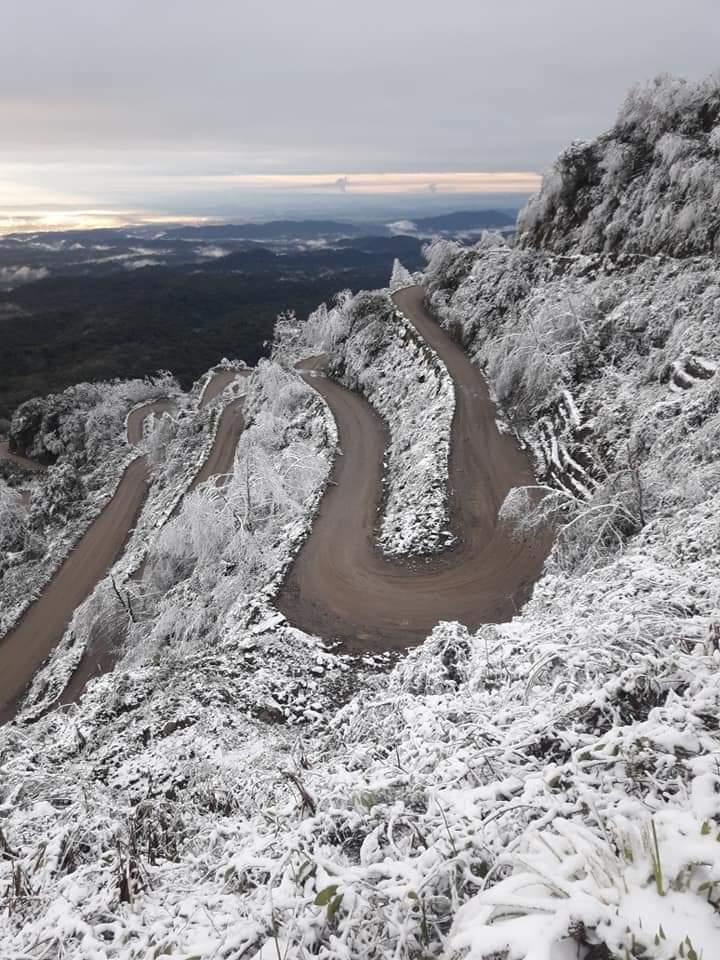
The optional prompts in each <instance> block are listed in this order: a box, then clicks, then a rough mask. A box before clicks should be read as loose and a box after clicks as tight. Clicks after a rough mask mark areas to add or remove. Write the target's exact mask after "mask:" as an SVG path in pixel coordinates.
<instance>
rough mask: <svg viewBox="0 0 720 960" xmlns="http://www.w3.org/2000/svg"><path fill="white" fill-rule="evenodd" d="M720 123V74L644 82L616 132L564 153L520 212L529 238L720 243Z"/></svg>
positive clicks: (680, 248) (660, 245)
mask: <svg viewBox="0 0 720 960" xmlns="http://www.w3.org/2000/svg"><path fill="white" fill-rule="evenodd" d="M718 129H720V78H718V76H717V75H715V76H711V77H709V78H708V79H707V80H704V81H702V82H700V83H690V82H688V81H685V80H681V79H678V78H676V77H669V76H661V77H658V78H657V79H656V80H655V81H654V82H652V83H650V84H648V85H646V86H641V87H637V88H636V89H634V90H633V91H631V93H630V94H629V95H628V97H627V100H626V102H625V104H624V106H623V107H622V109H621V110H620V113H619V115H618V118H617V120H616V123H615V126H614V127H613V128H612V129H611V130H610V131H609V132H608V133H606V134H604V135H603V136H601V137H599V138H598V139H597V140H594V141H592V142H590V143H584V142H578V143H574V144H573V145H572V146H571V147H569V148H568V149H567V150H566V151H564V152H563V153H562V154H561V155H560V157H559V158H558V160H557V161H556V163H555V165H554V167H553V169H552V171H551V172H550V173H549V174H548V175H547V176H546V177H545V179H544V181H543V186H542V189H541V191H540V193H539V194H538V195H537V196H536V197H534V198H532V199H531V200H530V202H529V203H528V204H527V206H526V207H525V209H524V210H523V211H522V213H521V215H520V218H519V221H518V234H519V242H520V244H521V245H523V246H526V247H536V248H542V249H546V250H549V251H552V252H554V253H560V254H565V253H572V254H577V253H603V252H604V253H611V254H614V255H621V254H630V255H641V256H642V255H655V254H663V255H672V256H694V255H698V254H711V253H713V252H717V249H718V248H717V244H718V237H719V236H720V186H719V185H718V178H719V175H720V137H719V136H718Z"/></svg>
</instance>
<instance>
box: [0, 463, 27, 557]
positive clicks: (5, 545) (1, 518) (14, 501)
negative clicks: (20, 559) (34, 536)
mask: <svg viewBox="0 0 720 960" xmlns="http://www.w3.org/2000/svg"><path fill="white" fill-rule="evenodd" d="M26 529H27V525H26V519H25V509H24V506H23V502H22V498H21V497H20V494H18V493H16V492H15V491H14V490H13V489H12V487H9V486H8V485H7V483H5V481H4V480H0V557H1V556H2V554H4V553H8V552H11V551H16V550H21V549H22V548H23V545H24V542H25V533H26Z"/></svg>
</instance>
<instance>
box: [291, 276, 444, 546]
mask: <svg viewBox="0 0 720 960" xmlns="http://www.w3.org/2000/svg"><path fill="white" fill-rule="evenodd" d="M403 270H404V268H402V267H400V266H399V265H398V267H397V270H396V273H398V276H401V277H404V276H405V274H407V271H404V273H403ZM408 277H409V274H408V276H407V277H405V279H406V280H407V279H408ZM278 334H279V337H278V349H279V351H280V353H281V354H284V355H286V356H290V357H293V358H297V357H300V356H308V355H315V354H325V355H326V359H327V364H328V370H329V373H330V374H331V375H332V376H333V377H334V378H336V379H337V380H339V381H340V382H341V383H343V384H344V385H345V386H346V387H349V388H350V389H351V390H357V391H358V392H360V393H361V394H362V395H363V396H364V397H366V398H367V400H368V401H369V402H370V403H371V404H372V406H373V407H374V408H375V410H377V412H378V413H379V414H380V415H381V416H382V418H383V420H384V421H385V424H386V426H387V428H388V434H389V436H388V445H387V453H386V463H385V478H384V484H385V487H384V502H383V504H382V507H381V516H380V517H379V529H378V542H379V544H380V546H381V548H382V550H383V552H384V553H385V554H386V555H387V556H412V555H418V554H427V553H432V552H435V551H437V550H438V549H441V548H442V547H443V546H446V545H447V543H448V538H449V534H448V532H447V527H448V461H449V455H450V431H451V426H452V418H453V413H454V409H455V393H454V389H453V385H452V380H451V379H450V376H449V375H448V372H447V369H446V367H445V365H444V363H443V362H442V361H441V360H440V358H439V357H438V356H437V354H436V353H435V351H434V350H432V349H431V348H430V347H429V346H428V344H426V343H425V341H424V340H422V338H421V337H419V336H418V334H417V332H416V331H415V328H414V327H413V326H412V325H411V324H410V323H409V322H408V321H407V320H406V319H405V318H404V317H403V316H402V315H401V314H399V313H398V311H397V310H396V309H395V308H394V306H393V304H392V301H391V300H390V299H389V298H388V297H387V296H386V294H384V293H382V292H379V293H359V294H357V295H356V296H354V297H353V296H350V295H349V294H345V295H342V296H340V297H339V298H338V301H337V303H336V305H335V306H333V307H332V308H331V309H328V308H327V307H325V306H322V307H321V308H320V309H319V310H317V311H316V312H315V313H314V314H312V315H311V316H310V318H309V319H308V320H307V322H306V323H305V324H303V325H297V324H296V323H295V322H292V323H286V322H283V323H281V324H279V325H278Z"/></svg>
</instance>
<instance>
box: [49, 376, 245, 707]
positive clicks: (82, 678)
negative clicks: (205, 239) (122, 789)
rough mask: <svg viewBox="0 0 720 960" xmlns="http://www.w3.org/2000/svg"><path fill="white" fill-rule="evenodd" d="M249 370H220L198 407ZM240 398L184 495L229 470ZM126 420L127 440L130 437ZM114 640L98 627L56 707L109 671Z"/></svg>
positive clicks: (239, 428)
mask: <svg viewBox="0 0 720 960" xmlns="http://www.w3.org/2000/svg"><path fill="white" fill-rule="evenodd" d="M251 373H252V371H251V370H247V371H244V370H241V371H237V370H232V371H228V370H221V371H219V372H218V373H216V374H215V377H214V378H213V380H211V381H210V383H209V384H208V385H207V388H206V389H205V392H204V393H203V395H202V399H201V401H200V407H201V408H202V407H205V406H207V405H208V404H210V403H212V401H213V400H215V399H216V398H217V397H218V396H219V395H220V394H221V393H222V392H223V390H224V389H225V388H226V387H227V386H229V384H230V383H231V382H232V381H233V380H235V378H236V377H238V376H239V377H248V376H250V374H251ZM243 402H244V401H243V399H242V398H240V399H238V400H231V401H230V403H228V404H227V405H226V406H225V407H224V408H223V411H222V413H221V414H220V420H219V422H218V427H217V432H216V434H215V440H214V442H213V445H212V447H211V448H210V453H209V454H208V456H207V459H206V461H205V463H204V464H203V465H202V467H201V468H200V470H198V472H197V474H196V475H195V477H194V478H193V481H192V483H191V484H190V486H189V487H188V488H187V490H186V491H185V496H187V494H188V493H190V492H191V491H192V490H195V489H196V488H197V487H199V486H200V484H201V483H205V481H206V480H209V479H210V477H214V476H216V477H218V478H219V479H218V482H220V480H221V478H222V477H224V476H226V475H227V474H228V473H230V471H231V470H232V465H233V462H234V459H235V450H236V448H237V445H238V440H239V439H240V435H241V433H242V432H243V430H244V429H245V420H244V419H243V414H242V409H243ZM130 430H131V425H130V418H128V437H129V436H130ZM140 436H142V421H141V423H140ZM184 499H185V497H183V498H182V499H181V500H180V501H179V502H178V504H177V506H176V507H175V509H174V510H173V512H172V514H171V515H170V516H171V518H172V517H176V516H177V515H178V513H179V512H180V510H181V509H182V505H183V502H184ZM145 566H146V562H145V560H143V562H142V563H141V564H140V566H139V567H138V569H137V570H136V571H135V572H134V573H133V575H132V577H131V579H132V580H135V581H138V580H142V578H143V576H144V574H145ZM114 641H115V638H114V637H113V636H111V635H110V634H109V633H108V632H107V631H105V630H103V629H102V628H101V627H100V628H98V629H97V630H96V631H95V633H94V636H93V637H92V640H91V643H90V647H89V649H88V650H86V651H85V653H84V654H83V656H82V659H81V660H80V663H79V664H78V666H77V669H76V670H75V672H74V673H73V675H72V677H71V678H70V682H69V683H68V685H67V686H66V687H65V689H64V690H63V693H62V695H61V697H60V700H59V703H60V704H68V703H75V702H76V701H77V700H79V698H80V697H81V696H82V693H83V691H84V690H85V687H86V686H87V684H88V683H89V682H90V680H93V679H94V678H95V677H99V676H100V675H101V674H103V673H108V672H109V671H110V670H112V669H113V667H114V666H115V664H116V663H117V661H118V656H119V652H120V651H118V649H117V647H116V645H115V642H114Z"/></svg>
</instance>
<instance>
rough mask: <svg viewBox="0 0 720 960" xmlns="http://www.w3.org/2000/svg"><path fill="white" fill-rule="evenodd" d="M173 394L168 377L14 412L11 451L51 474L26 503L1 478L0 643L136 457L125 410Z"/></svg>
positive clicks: (35, 482) (91, 390) (32, 478)
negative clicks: (129, 442) (128, 432)
mask: <svg viewBox="0 0 720 960" xmlns="http://www.w3.org/2000/svg"><path fill="white" fill-rule="evenodd" d="M178 393H179V387H178V385H177V383H176V382H175V380H174V379H173V378H172V377H171V376H170V374H164V375H161V376H158V377H156V378H152V379H146V380H129V381H114V382H110V383H93V384H90V383H82V384H78V385H77V386H75V387H69V388H68V389H67V390H65V391H63V393H60V394H53V395H51V396H48V397H42V398H38V399H36V400H28V401H27V402H26V403H24V404H22V405H21V406H20V407H18V409H17V410H16V411H15V414H14V416H13V419H12V422H11V424H10V443H11V446H12V448H13V449H14V450H15V451H17V452H18V453H20V454H22V455H24V456H27V457H28V458H30V459H32V460H35V461H38V462H39V463H42V464H47V465H48V467H47V470H44V471H37V472H35V473H32V474H29V475H28V476H27V477H26V478H25V482H24V484H23V486H24V488H25V489H26V490H27V492H28V494H29V496H28V497H27V498H26V499H27V501H28V502H27V503H23V502H22V500H21V498H20V497H19V495H18V494H17V493H15V492H13V490H12V488H9V484H8V483H7V481H5V480H3V479H2V477H1V475H0V528H1V529H2V533H1V534H0V538H1V539H2V549H1V550H0V636H2V635H4V634H5V633H6V631H7V630H8V629H9V627H10V626H11V624H12V623H14V622H15V621H16V620H17V618H18V617H19V616H20V614H21V613H22V611H23V609H24V608H25V606H26V605H27V604H28V603H29V602H30V601H31V600H32V599H33V598H34V597H35V596H36V595H37V594H38V593H39V591H40V590H41V588H42V586H43V584H44V583H45V582H46V581H47V579H48V578H49V577H50V576H51V575H52V573H53V571H54V570H56V569H57V567H58V566H59V565H60V563H61V562H62V560H63V559H64V558H65V556H67V554H68V552H69V551H70V550H71V549H72V547H73V546H74V544H75V543H77V541H78V539H79V538H80V537H81V536H82V534H83V533H84V532H85V530H86V529H87V527H88V526H89V524H90V522H91V521H92V519H93V518H94V517H95V516H97V514H98V513H99V512H100V511H101V510H102V508H103V506H104V505H105V504H106V503H107V502H108V500H109V499H110V497H111V496H112V494H113V492H114V490H115V488H116V487H117V484H118V483H119V481H120V478H121V477H122V474H123V471H124V469H125V467H126V466H127V465H128V463H130V461H131V460H132V459H134V457H135V456H137V451H135V450H133V449H132V448H131V447H129V446H128V444H127V434H126V418H127V414H128V411H129V410H130V408H131V407H133V406H135V405H137V404H139V403H140V402H143V401H147V400H151V399H154V398H156V397H168V396H175V395H177V394H178ZM1 463H2V461H0V464H1ZM13 482H14V483H18V482H20V478H18V477H17V476H15V478H14V480H13Z"/></svg>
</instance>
